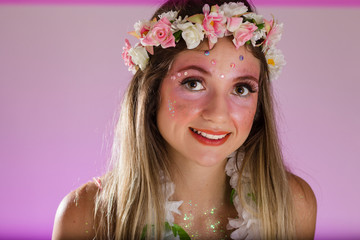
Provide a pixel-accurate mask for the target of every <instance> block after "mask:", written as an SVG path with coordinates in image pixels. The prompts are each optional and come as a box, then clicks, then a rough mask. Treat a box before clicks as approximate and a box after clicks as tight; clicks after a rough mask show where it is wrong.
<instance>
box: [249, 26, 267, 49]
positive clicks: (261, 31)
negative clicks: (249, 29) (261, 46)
mask: <svg viewBox="0 0 360 240" xmlns="http://www.w3.org/2000/svg"><path fill="white" fill-rule="evenodd" d="M265 37H266V31H265V29H264V28H263V29H257V30H256V31H255V32H254V33H253V36H252V38H251V43H252V45H253V46H256V42H257V41H258V40H260V39H264V38H265Z"/></svg>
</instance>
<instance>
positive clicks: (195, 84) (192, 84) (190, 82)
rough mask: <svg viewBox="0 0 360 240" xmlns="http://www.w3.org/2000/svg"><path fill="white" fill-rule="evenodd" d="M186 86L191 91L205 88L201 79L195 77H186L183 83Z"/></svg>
mask: <svg viewBox="0 0 360 240" xmlns="http://www.w3.org/2000/svg"><path fill="white" fill-rule="evenodd" d="M181 84H182V85H185V87H186V88H187V89H189V90H191V91H200V90H203V89H205V88H204V86H203V85H202V83H201V81H199V80H195V79H185V80H184V81H183V82H182V83H181Z"/></svg>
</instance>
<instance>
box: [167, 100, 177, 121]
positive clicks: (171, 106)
mask: <svg viewBox="0 0 360 240" xmlns="http://www.w3.org/2000/svg"><path fill="white" fill-rule="evenodd" d="M175 103H176V101H174V102H171V101H170V100H168V107H169V112H170V113H171V116H172V117H174V116H175V106H174V105H175Z"/></svg>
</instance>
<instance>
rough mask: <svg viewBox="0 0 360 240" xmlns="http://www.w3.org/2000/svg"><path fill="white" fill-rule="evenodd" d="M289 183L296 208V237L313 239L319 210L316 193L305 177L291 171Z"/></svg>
mask: <svg viewBox="0 0 360 240" xmlns="http://www.w3.org/2000/svg"><path fill="white" fill-rule="evenodd" d="M289 185H290V189H291V192H292V197H293V203H294V209H295V224H296V225H295V227H296V238H297V239H313V238H314V234H315V225H316V212H317V203H316V197H315V194H314V192H313V190H312V189H311V187H310V186H309V184H308V183H307V182H306V181H305V180H304V179H302V178H300V177H298V176H296V175H294V174H291V173H289Z"/></svg>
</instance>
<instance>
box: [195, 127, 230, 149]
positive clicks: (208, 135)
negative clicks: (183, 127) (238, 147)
mask: <svg viewBox="0 0 360 240" xmlns="http://www.w3.org/2000/svg"><path fill="white" fill-rule="evenodd" d="M189 130H190V133H191V135H192V136H193V137H194V138H195V139H196V140H197V141H199V142H200V143H201V144H204V145H210V146H219V145H222V144H223V143H225V142H226V140H227V139H228V138H229V136H230V132H224V131H218V132H215V131H211V130H205V129H195V128H189Z"/></svg>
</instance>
